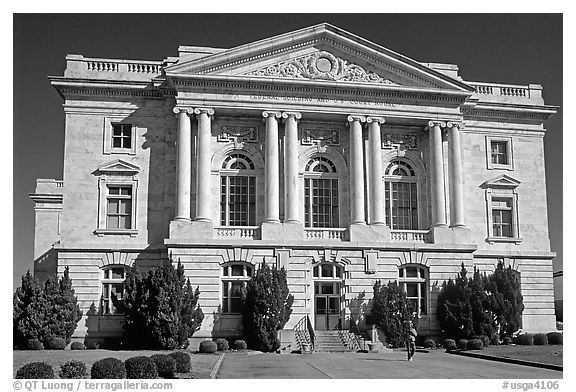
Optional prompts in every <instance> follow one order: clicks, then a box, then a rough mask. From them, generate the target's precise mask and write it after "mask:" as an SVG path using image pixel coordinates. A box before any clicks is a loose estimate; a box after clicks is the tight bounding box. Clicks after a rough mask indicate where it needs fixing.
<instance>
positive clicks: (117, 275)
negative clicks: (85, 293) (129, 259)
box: [101, 265, 127, 315]
mask: <svg viewBox="0 0 576 392" xmlns="http://www.w3.org/2000/svg"><path fill="white" fill-rule="evenodd" d="M126 271H127V267H126V266H124V265H112V266H107V267H106V268H104V269H103V270H102V279H101V283H102V297H101V313H102V314H105V315H109V314H120V312H119V311H118V309H116V307H115V306H114V303H113V301H112V297H113V296H115V297H116V299H118V300H121V299H123V298H124V281H125V280H126Z"/></svg>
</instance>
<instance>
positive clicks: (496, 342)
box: [490, 333, 500, 346]
mask: <svg viewBox="0 0 576 392" xmlns="http://www.w3.org/2000/svg"><path fill="white" fill-rule="evenodd" d="M499 344H500V336H499V335H498V334H497V333H495V334H493V335H492V337H491V338H490V345H492V346H498V345H499Z"/></svg>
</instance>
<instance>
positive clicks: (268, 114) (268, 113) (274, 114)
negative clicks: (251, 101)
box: [262, 110, 282, 118]
mask: <svg viewBox="0 0 576 392" xmlns="http://www.w3.org/2000/svg"><path fill="white" fill-rule="evenodd" d="M262 117H264V118H268V117H276V118H280V117H282V113H280V112H275V111H272V110H264V111H263V112H262Z"/></svg>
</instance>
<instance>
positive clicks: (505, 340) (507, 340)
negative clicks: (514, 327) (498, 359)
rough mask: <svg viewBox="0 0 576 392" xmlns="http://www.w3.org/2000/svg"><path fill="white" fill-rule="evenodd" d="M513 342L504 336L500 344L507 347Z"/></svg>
mask: <svg viewBox="0 0 576 392" xmlns="http://www.w3.org/2000/svg"><path fill="white" fill-rule="evenodd" d="M512 342H513V340H512V338H511V337H510V336H506V337H505V338H504V339H502V344H504V345H506V346H509V345H511V344H512Z"/></svg>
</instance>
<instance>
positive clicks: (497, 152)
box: [490, 140, 508, 165]
mask: <svg viewBox="0 0 576 392" xmlns="http://www.w3.org/2000/svg"><path fill="white" fill-rule="evenodd" d="M490 149H491V154H492V163H494V164H496V165H508V143H507V142H505V141H499V140H492V141H491V142H490Z"/></svg>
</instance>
